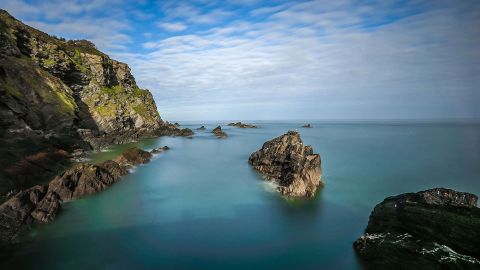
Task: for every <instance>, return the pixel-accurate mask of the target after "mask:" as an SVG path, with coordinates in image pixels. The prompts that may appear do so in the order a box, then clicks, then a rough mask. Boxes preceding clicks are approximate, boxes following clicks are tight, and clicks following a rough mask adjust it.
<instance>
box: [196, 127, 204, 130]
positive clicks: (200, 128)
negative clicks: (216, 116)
mask: <svg viewBox="0 0 480 270" xmlns="http://www.w3.org/2000/svg"><path fill="white" fill-rule="evenodd" d="M197 130H205V126H201V127H199V128H197Z"/></svg>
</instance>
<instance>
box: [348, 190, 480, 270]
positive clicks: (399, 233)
mask: <svg viewBox="0 0 480 270" xmlns="http://www.w3.org/2000/svg"><path fill="white" fill-rule="evenodd" d="M477 199H478V198H477V196H475V195H473V194H470V193H465V192H457V191H454V190H450V189H444V188H436V189H431V190H426V191H421V192H417V193H406V194H401V195H398V196H394V197H389V198H386V199H385V200H384V201H383V202H381V203H380V204H378V205H377V206H375V209H374V210H373V212H372V214H371V215H370V220H369V222H368V226H367V229H366V230H365V234H364V235H363V236H361V237H360V238H359V239H357V241H355V243H354V248H355V249H356V251H357V253H358V255H359V257H360V258H361V261H362V263H363V265H364V266H365V267H366V268H367V269H397V268H398V269H480V209H478V208H477Z"/></svg>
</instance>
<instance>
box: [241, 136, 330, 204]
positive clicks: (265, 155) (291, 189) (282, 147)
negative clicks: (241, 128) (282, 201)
mask: <svg viewBox="0 0 480 270" xmlns="http://www.w3.org/2000/svg"><path fill="white" fill-rule="evenodd" d="M248 163H249V164H250V165H252V166H253V168H254V169H255V170H257V171H258V172H260V173H262V174H263V175H265V177H266V179H267V180H270V181H275V183H277V184H278V185H279V186H278V187H277V190H278V191H279V192H280V193H281V194H283V195H285V196H288V197H306V198H311V197H314V196H315V194H316V191H317V188H318V187H319V186H321V185H323V182H322V181H321V179H320V177H321V167H320V165H321V160H320V155H319V154H314V153H313V148H312V147H311V146H309V145H308V146H304V145H303V142H302V139H301V138H300V134H299V133H298V132H296V131H289V132H287V133H286V134H284V135H282V136H280V137H277V138H274V139H272V140H270V141H267V142H266V143H264V144H263V146H262V149H260V150H258V151H256V152H254V153H253V154H252V155H251V156H250V158H249V159H248Z"/></svg>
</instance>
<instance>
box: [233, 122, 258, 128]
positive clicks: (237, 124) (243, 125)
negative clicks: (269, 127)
mask: <svg viewBox="0 0 480 270" xmlns="http://www.w3.org/2000/svg"><path fill="white" fill-rule="evenodd" d="M228 125H229V126H233V127H238V128H256V127H257V126H255V125H252V124H245V123H242V122H236V123H229V124H228Z"/></svg>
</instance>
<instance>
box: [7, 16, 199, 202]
mask: <svg viewBox="0 0 480 270" xmlns="http://www.w3.org/2000/svg"><path fill="white" fill-rule="evenodd" d="M159 135H191V131H188V130H180V129H178V128H177V127H175V126H174V125H171V124H169V123H168V122H164V121H163V120H162V119H161V118H160V115H159V113H158V111H157V108H156V105H155V102H154V100H153V97H152V94H151V93H150V92H149V91H148V90H144V89H140V88H139V87H138V86H137V84H136V82H135V78H134V77H133V76H132V74H131V72H130V68H129V67H128V65H127V64H125V63H121V62H118V61H116V60H113V59H111V58H110V57H109V56H108V55H106V54H104V53H102V52H100V51H99V50H97V48H96V47H95V45H94V44H93V43H91V42H89V41H86V40H69V41H66V40H64V39H59V38H56V37H53V36H50V35H48V34H46V33H43V32H41V31H39V30H36V29H34V28H32V27H30V26H27V25H25V24H23V23H22V22H20V21H19V20H17V19H15V18H13V17H12V16H11V15H10V14H8V12H6V11H4V10H0V165H1V166H2V168H3V170H2V172H0V195H3V194H5V193H6V192H7V191H9V190H11V189H15V188H24V187H27V186H31V185H32V184H33V183H35V182H37V181H39V180H42V179H48V177H49V176H52V175H54V174H56V173H57V172H59V170H61V169H65V167H66V166H68V163H69V161H68V159H69V157H70V154H71V153H72V151H74V150H76V149H89V148H98V147H101V146H104V145H108V144H111V143H125V142H130V141H132V140H136V139H138V138H142V137H152V136H159ZM26 171H28V172H29V173H28V175H25V172H26ZM31 178H35V179H31Z"/></svg>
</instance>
